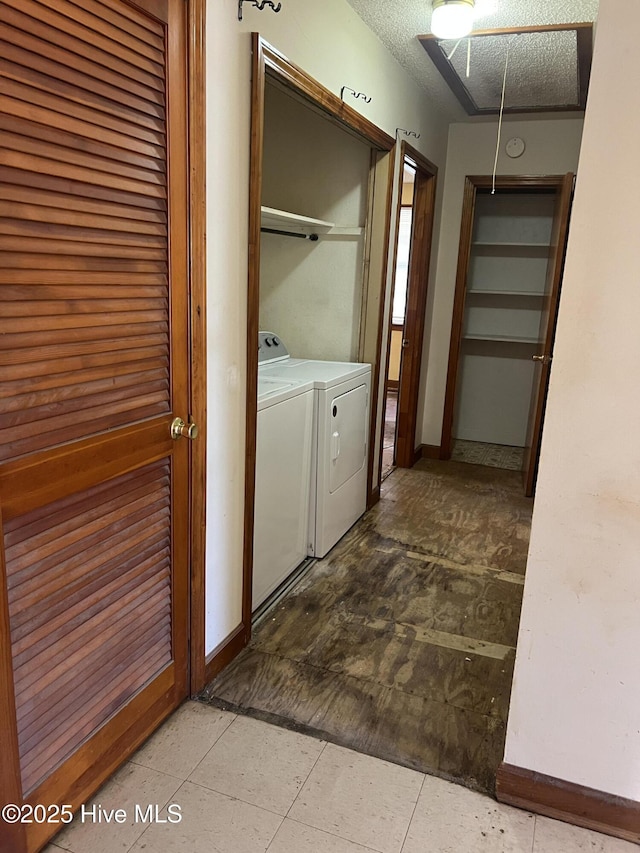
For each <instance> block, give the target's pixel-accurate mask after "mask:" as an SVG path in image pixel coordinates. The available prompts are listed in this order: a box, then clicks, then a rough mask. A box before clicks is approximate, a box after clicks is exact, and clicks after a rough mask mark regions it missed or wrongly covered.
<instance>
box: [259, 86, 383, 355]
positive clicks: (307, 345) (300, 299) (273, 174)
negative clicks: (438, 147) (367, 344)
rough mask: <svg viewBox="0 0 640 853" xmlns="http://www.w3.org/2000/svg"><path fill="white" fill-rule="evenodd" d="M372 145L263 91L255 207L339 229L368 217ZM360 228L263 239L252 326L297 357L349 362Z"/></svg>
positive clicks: (356, 324) (356, 311) (354, 343)
mask: <svg viewBox="0 0 640 853" xmlns="http://www.w3.org/2000/svg"><path fill="white" fill-rule="evenodd" d="M370 160H371V146H370V145H368V144H365V143H364V142H361V141H360V140H359V139H357V138H356V137H354V136H353V135H352V134H350V133H347V131H345V130H343V129H342V128H340V127H338V126H336V125H335V124H334V123H333V122H330V121H329V120H328V119H327V118H325V117H324V116H322V115H321V114H319V113H318V112H316V111H312V110H311V109H309V107H307V106H305V105H304V104H303V103H301V102H300V101H298V100H294V99H293V98H292V97H290V96H288V95H287V94H285V93H284V92H283V91H282V90H281V89H279V88H276V87H274V86H272V85H271V86H270V85H267V86H266V92H265V121H264V158H263V169H262V203H263V204H265V205H267V206H268V207H275V208H280V209H282V210H287V211H291V212H294V213H301V214H302V215H304V216H312V217H315V218H316V219H323V220H326V221H328V222H334V223H335V224H336V225H337V226H342V227H356V228H357V227H362V226H364V225H365V219H366V214H367V191H368V186H369V165H370ZM363 249H364V230H363V232H362V233H361V234H360V235H359V236H356V235H349V236H333V235H325V234H323V235H321V236H320V239H319V240H318V241H316V242H311V241H309V240H299V239H296V238H291V237H283V236H281V235H275V234H263V235H262V239H261V247H260V328H261V329H268V330H270V331H274V332H276V333H277V334H279V335H280V337H281V338H282V339H283V340H284V341H285V343H286V344H287V346H288V348H289V351H290V352H291V353H292V354H293V355H294V356H296V357H298V358H320V359H326V360H329V361H355V360H356V358H357V354H358V341H359V334H358V333H359V329H360V307H361V302H362V274H363V269H362V264H363Z"/></svg>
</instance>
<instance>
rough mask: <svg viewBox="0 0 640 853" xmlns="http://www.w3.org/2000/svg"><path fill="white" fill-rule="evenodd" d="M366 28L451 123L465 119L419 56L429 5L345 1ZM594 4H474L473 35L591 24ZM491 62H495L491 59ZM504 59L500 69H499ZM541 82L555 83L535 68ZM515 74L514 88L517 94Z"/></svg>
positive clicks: (515, 0) (421, 0)
mask: <svg viewBox="0 0 640 853" xmlns="http://www.w3.org/2000/svg"><path fill="white" fill-rule="evenodd" d="M347 2H348V3H349V5H350V6H351V7H352V8H353V9H354V10H355V11H356V12H357V13H358V15H359V16H360V17H361V18H362V20H363V21H364V22H365V24H367V26H368V27H369V28H370V29H372V30H373V32H374V33H376V35H377V36H378V38H379V39H380V41H381V42H382V43H383V44H384V45H385V46H386V47H387V48H388V49H389V50H390V51H391V53H392V54H393V55H394V56H395V58H396V59H397V60H398V62H399V63H400V65H402V66H403V67H404V68H405V69H406V71H407V72H408V73H409V74H410V75H411V77H413V78H414V80H416V82H417V83H419V84H420V86H422V88H423V89H425V90H426V91H427V92H429V94H430V95H431V97H432V98H433V100H434V101H435V102H436V103H437V104H438V105H439V106H440V107H441V108H442V109H444V110H445V111H446V112H447V113H448V114H449V115H450V116H451V117H452V118H458V119H462V118H465V117H466V114H465V112H464V110H463V109H462V107H461V106H460V104H459V103H458V102H457V100H456V99H455V97H454V95H453V94H452V92H451V90H450V89H449V87H448V86H447V84H446V83H445V81H444V80H443V79H442V77H441V76H440V73H439V72H438V71H437V69H436V68H435V66H434V65H433V63H432V61H431V60H430V59H429V57H428V56H427V54H426V53H425V51H424V50H423V48H422V46H421V45H420V42H419V41H418V39H417V38H416V36H418V35H421V34H423V33H429V32H431V30H430V23H431V2H430V0H401V2H400V0H347ZM598 2H599V0H476V16H475V22H474V29H476V30H484V29H494V28H497V27H526V26H536V25H543V24H569V23H582V22H587V21H594V20H595V17H596V14H597V11H598ZM496 61H497V59H496ZM503 63H504V59H501V60H500V64H501V65H502V67H503V68H504V65H503ZM539 70H540V74H541V78H540V79H541V80H543V81H544V78H545V77H546V81H547V82H548V83H549V85H550V86H555V85H556V82H555V80H554V78H553V73H552V72H549V73H547V66H546V65H541V66H540V69H539ZM524 73H525V69H521V73H520V75H519V77H520V83H519V86H520V87H521V88H522V87H524V84H523V83H522V74H524Z"/></svg>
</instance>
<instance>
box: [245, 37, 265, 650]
mask: <svg viewBox="0 0 640 853" xmlns="http://www.w3.org/2000/svg"><path fill="white" fill-rule="evenodd" d="M251 39H252V50H253V59H252V63H253V64H252V75H251V141H250V167H249V169H250V171H249V198H248V205H249V278H248V291H247V403H246V426H245V430H246V438H245V442H246V444H245V488H244V557H243V583H242V625H243V626H244V633H245V635H246V637H247V642H248V639H249V637H250V636H251V601H252V594H253V516H254V510H255V480H256V438H257V436H256V432H257V423H258V356H257V347H258V344H257V340H258V331H259V314H260V205H261V199H262V159H263V147H264V98H265V78H266V58H265V53H264V42H263V40H262V39H261V38H260V36H259V34H258V33H252V35H251Z"/></svg>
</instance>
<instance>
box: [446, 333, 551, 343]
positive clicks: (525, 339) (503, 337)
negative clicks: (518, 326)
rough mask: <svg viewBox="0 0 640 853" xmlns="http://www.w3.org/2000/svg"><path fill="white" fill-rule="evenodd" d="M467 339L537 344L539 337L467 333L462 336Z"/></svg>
mask: <svg viewBox="0 0 640 853" xmlns="http://www.w3.org/2000/svg"><path fill="white" fill-rule="evenodd" d="M462 337H463V338H464V340H465V341H497V342H498V343H505V344H537V343H538V339H537V338H531V337H523V336H522V335H480V334H465V335H463V336H462Z"/></svg>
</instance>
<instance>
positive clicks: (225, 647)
mask: <svg viewBox="0 0 640 853" xmlns="http://www.w3.org/2000/svg"><path fill="white" fill-rule="evenodd" d="M250 638H251V633H250V631H247V628H246V626H245V625H244V624H242V623H241V624H240V625H238V627H237V628H236V629H235V631H232V632H231V633H230V634H229V636H228V637H226V639H224V640H223V641H222V642H221V643H219V644H218V645H217V646H216V648H215V649H214V650H213V651H212V652H211V654H209V655H207V659H206V664H205V680H204V683H205V684H208V683H209V682H210V681H212V680H213V679H214V678H215V677H216V675H218V673H219V672H222V670H223V669H224V668H225V666H227V664H229V663H231V661H232V660H233V659H234V657H236V655H238V654H240V652H241V651H242V650H243V649H244V647H245V646H246V645H247V643H248V642H249V640H250Z"/></svg>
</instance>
